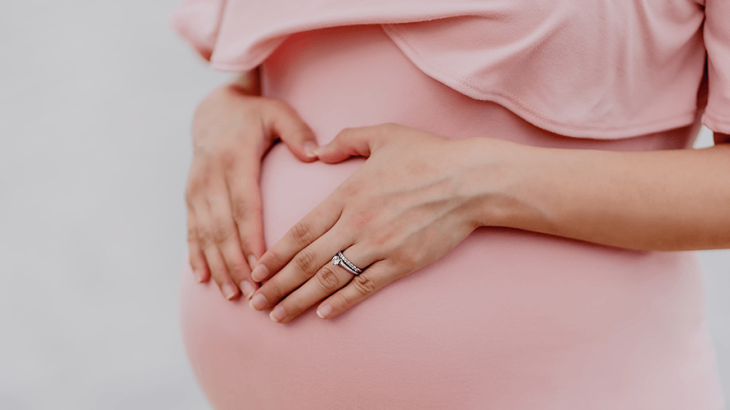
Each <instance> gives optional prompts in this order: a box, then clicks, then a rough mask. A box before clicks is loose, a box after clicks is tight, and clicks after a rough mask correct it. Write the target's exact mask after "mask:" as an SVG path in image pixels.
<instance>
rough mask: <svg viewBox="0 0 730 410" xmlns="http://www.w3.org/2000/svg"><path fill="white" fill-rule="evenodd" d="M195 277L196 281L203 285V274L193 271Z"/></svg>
mask: <svg viewBox="0 0 730 410" xmlns="http://www.w3.org/2000/svg"><path fill="white" fill-rule="evenodd" d="M193 276H195V280H196V281H197V282H198V283H203V274H202V273H200V271H198V270H194V271H193Z"/></svg>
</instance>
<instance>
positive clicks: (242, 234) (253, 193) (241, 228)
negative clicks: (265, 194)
mask: <svg viewBox="0 0 730 410" xmlns="http://www.w3.org/2000/svg"><path fill="white" fill-rule="evenodd" d="M236 175H239V177H238V178H236ZM241 175H247V174H244V173H241V172H238V173H237V172H231V175H229V177H228V185H229V187H230V188H229V191H230V195H231V205H230V206H231V213H232V218H233V221H234V223H235V226H236V232H237V235H238V242H239V244H240V248H241V251H242V252H243V257H244V259H245V260H246V261H247V263H248V269H247V270H246V274H245V275H244V276H245V277H242V278H241V280H246V281H248V282H249V283H248V284H246V283H244V282H241V281H238V283H239V284H240V286H241V290H242V291H244V295H246V297H247V298H250V296H251V295H252V293H250V292H249V291H247V290H246V289H244V287H246V288H249V289H253V290H255V289H256V288H258V285H257V284H256V281H254V280H253V279H251V274H250V272H251V270H252V269H253V267H254V266H255V265H256V261H257V260H258V259H259V258H260V257H261V255H263V253H264V251H265V244H264V227H263V216H262V206H261V193H260V190H259V185H258V182H257V181H255V180H254V179H253V178H245V177H242V176H241Z"/></svg>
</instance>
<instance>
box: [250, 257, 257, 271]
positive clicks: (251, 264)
mask: <svg viewBox="0 0 730 410" xmlns="http://www.w3.org/2000/svg"><path fill="white" fill-rule="evenodd" d="M254 266H256V257H255V256H253V255H248V267H249V268H250V269H253V267H254Z"/></svg>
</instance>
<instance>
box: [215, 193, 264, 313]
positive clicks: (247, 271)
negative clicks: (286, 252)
mask: <svg viewBox="0 0 730 410" xmlns="http://www.w3.org/2000/svg"><path fill="white" fill-rule="evenodd" d="M214 192H216V194H213V195H210V196H208V205H209V207H210V216H211V220H212V223H213V228H212V229H213V241H214V242H215V246H216V247H217V248H218V251H219V252H220V254H221V256H222V257H223V261H224V263H225V265H226V268H227V271H228V275H229V276H230V278H231V279H232V280H233V283H236V284H238V286H240V288H241V290H242V291H244V296H246V297H249V296H251V295H252V294H253V291H254V290H255V285H254V282H253V281H252V280H251V268H250V267H249V266H248V262H246V259H245V257H244V255H243V250H242V249H241V245H240V240H239V238H238V229H237V228H236V224H235V222H234V221H233V216H232V215H231V201H230V199H229V197H228V192H227V191H226V190H224V189H216V190H215V191H214ZM226 282H227V281H226ZM221 292H223V294H224V295H225V296H226V298H228V299H230V297H229V296H230V290H229V289H223V288H221ZM235 293H236V294H237V293H238V289H236V292H235ZM234 296H235V295H234Z"/></svg>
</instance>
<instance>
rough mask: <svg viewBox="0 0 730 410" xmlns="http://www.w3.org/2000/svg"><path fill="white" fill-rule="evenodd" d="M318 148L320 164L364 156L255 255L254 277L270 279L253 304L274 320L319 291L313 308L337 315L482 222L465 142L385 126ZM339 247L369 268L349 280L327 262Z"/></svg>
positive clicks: (288, 316) (286, 317)
mask: <svg viewBox="0 0 730 410" xmlns="http://www.w3.org/2000/svg"><path fill="white" fill-rule="evenodd" d="M317 153H318V157H319V159H320V160H321V161H324V162H327V163H337V162H340V161H343V160H345V159H347V158H348V157H350V156H362V157H369V159H368V160H367V161H365V163H364V164H363V165H362V166H361V167H360V168H359V169H358V170H357V171H356V172H355V173H354V174H353V175H352V176H350V178H348V179H347V180H346V181H345V182H343V183H342V184H341V185H340V186H339V187H338V188H337V189H335V191H334V192H332V194H330V195H329V196H328V197H327V198H326V199H325V200H324V201H323V202H322V203H321V204H319V205H318V206H317V207H316V208H315V209H313V210H312V211H311V212H309V213H308V214H307V215H306V216H305V217H304V218H303V219H302V220H301V221H299V222H298V223H297V224H296V225H295V226H294V227H292V228H291V230H289V232H288V233H287V234H286V235H285V236H284V237H283V238H282V239H281V240H280V241H279V242H277V243H276V244H275V245H274V246H273V247H272V248H270V249H269V250H267V251H266V253H264V255H263V256H262V257H261V258H260V259H259V262H258V264H257V265H256V267H255V268H254V272H253V275H252V276H253V278H254V280H256V281H259V282H260V281H263V280H264V279H266V278H270V279H269V280H268V281H266V282H265V283H264V284H263V285H262V286H261V288H260V289H259V290H258V291H257V292H256V293H255V294H254V296H253V298H252V299H251V301H250V305H251V307H252V308H254V309H257V310H263V309H267V308H272V307H273V310H272V312H271V315H270V316H271V318H272V320H274V321H276V322H282V323H284V322H288V321H291V320H292V319H293V318H295V317H296V316H297V315H299V314H301V313H302V312H304V311H305V310H306V309H308V308H309V307H310V306H312V305H314V304H316V303H317V302H319V301H321V300H322V299H323V298H327V299H326V300H325V301H324V302H323V303H322V304H320V305H319V308H318V310H317V314H318V315H319V316H320V317H322V318H331V317H334V316H337V315H339V314H340V313H342V312H344V311H346V310H347V309H349V308H350V307H352V306H353V305H354V304H356V303H358V302H360V301H361V300H363V299H365V298H366V297H368V296H369V295H371V294H373V292H375V291H377V290H378V289H380V288H381V287H383V286H385V285H387V284H388V283H390V282H392V281H394V280H396V279H398V278H400V277H403V276H405V275H408V274H409V273H411V272H413V271H415V270H417V269H419V268H421V267H423V266H425V265H428V264H430V263H432V262H434V261H435V260H436V259H438V258H440V257H441V256H443V255H444V254H446V253H447V252H449V251H450V250H451V249H452V248H454V247H455V246H456V245H457V244H458V243H459V242H461V241H462V240H464V238H466V236H467V235H469V233H471V232H472V231H473V230H474V229H475V228H477V227H478V226H480V225H479V223H478V220H479V219H478V214H479V212H480V211H479V200H478V198H477V197H476V195H475V193H476V192H478V190H475V189H473V187H474V186H475V183H474V181H471V180H468V178H464V175H465V173H464V172H463V171H464V169H465V168H468V167H470V166H471V165H470V164H472V163H473V159H474V155H470V153H469V145H468V143H466V142H465V141H464V140H450V139H448V138H445V137H442V136H439V135H436V134H432V133H428V132H424V131H419V130H416V129H412V128H408V127H405V126H400V125H396V124H385V125H379V126H373V127H363V128H352V129H345V130H343V131H342V132H341V133H340V134H339V135H337V137H336V138H335V139H334V140H333V141H332V142H331V143H330V144H329V145H328V146H327V147H323V148H320V149H319V150H318V151H317ZM482 161H483V159H482ZM338 251H343V253H344V255H345V256H346V257H347V258H348V259H349V260H350V261H351V262H352V263H354V264H355V265H356V266H358V267H360V268H362V269H365V268H366V267H367V269H365V270H364V271H363V272H362V273H361V274H359V275H358V276H354V277H353V275H352V274H351V273H349V272H348V271H347V270H345V269H344V268H342V267H340V266H335V265H333V264H332V263H331V261H330V259H331V258H332V257H333V256H334V255H335V254H336V253H337V252H338Z"/></svg>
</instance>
